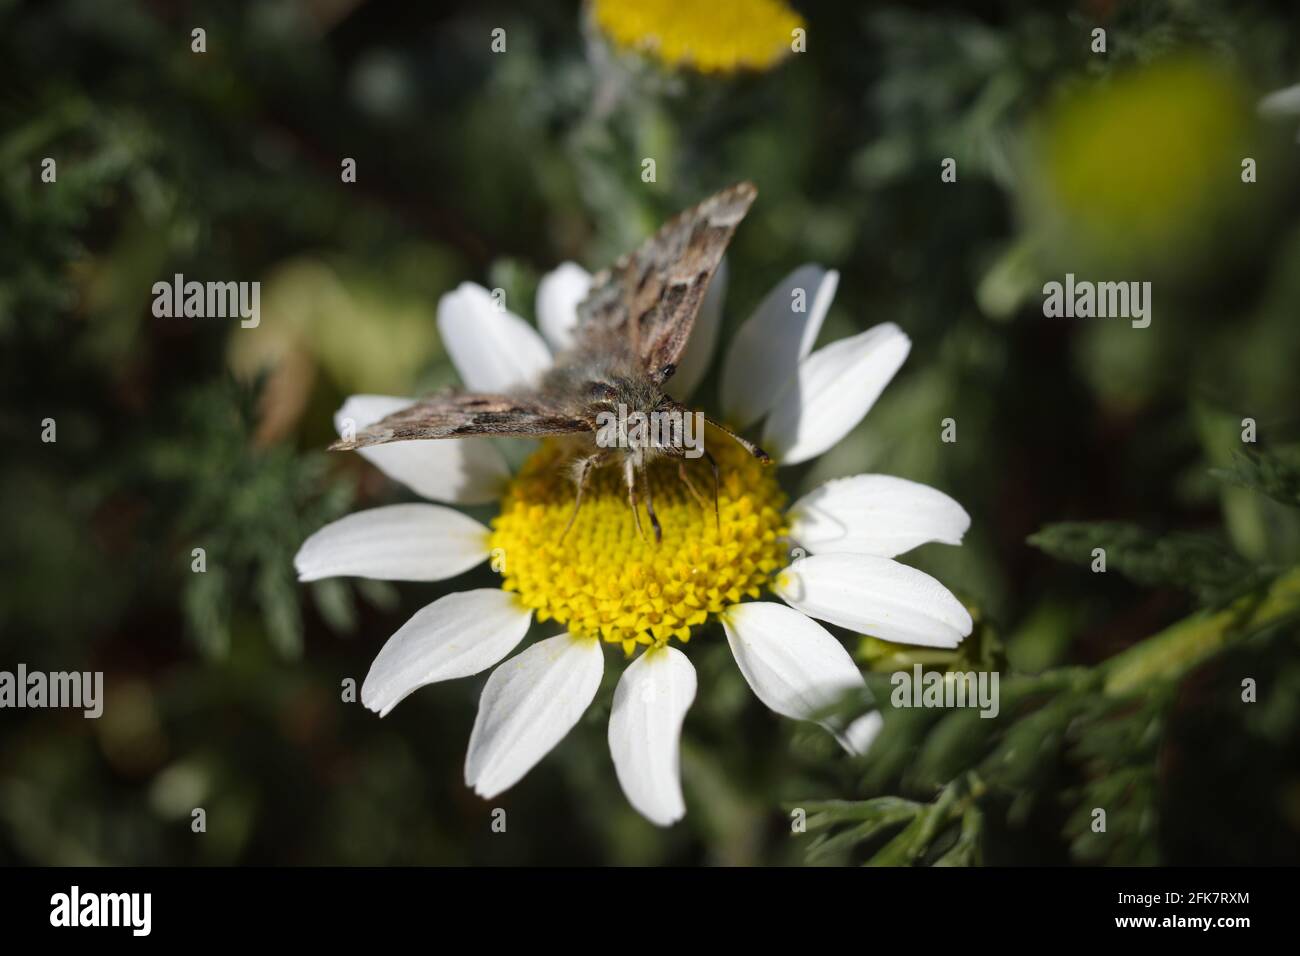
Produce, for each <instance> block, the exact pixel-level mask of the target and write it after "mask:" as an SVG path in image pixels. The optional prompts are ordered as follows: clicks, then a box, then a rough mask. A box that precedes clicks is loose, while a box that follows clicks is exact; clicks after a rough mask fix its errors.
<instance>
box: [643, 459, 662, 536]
mask: <svg viewBox="0 0 1300 956" xmlns="http://www.w3.org/2000/svg"><path fill="white" fill-rule="evenodd" d="M641 474H642V476H643V477H644V478H645V513H646V514H648V515H649V516H650V527H652V528H654V529H655V544H662V543H663V540H664V529H663V528H661V527H660V526H659V516H658V515H657V514H655V493H654V488H653V487H652V486H651V484H650V469H649V468H642V469H641Z"/></svg>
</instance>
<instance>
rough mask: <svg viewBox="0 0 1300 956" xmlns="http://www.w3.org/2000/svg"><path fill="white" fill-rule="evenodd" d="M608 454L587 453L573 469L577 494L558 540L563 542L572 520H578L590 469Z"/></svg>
mask: <svg viewBox="0 0 1300 956" xmlns="http://www.w3.org/2000/svg"><path fill="white" fill-rule="evenodd" d="M608 456H609V453H608V452H604V451H601V452H597V453H596V454H594V455H588V456H587V457H586V458H582V459H579V460H578V462H577V464H576V465H575V466H574V469H573V481H574V483H575V484H576V485H577V486H578V495H577V497H576V498H574V500H573V514H571V515H569V523H568V524H566V525H565V526H564V531H563V532H561V533H560V542H561V543H563V542H564V539H565V537H566V536H567V535H568V534H569V529H570V528H572V527H573V522H575V521H577V520H578V509H579V508H581V507H582V493H583V492H584V491H586V490H587V479H588V478H590V477H591V472H592V469H594V468H596V467H597V466H598V465H600V464H602V463H603V462H604V461H605V459H606V458H607V457H608Z"/></svg>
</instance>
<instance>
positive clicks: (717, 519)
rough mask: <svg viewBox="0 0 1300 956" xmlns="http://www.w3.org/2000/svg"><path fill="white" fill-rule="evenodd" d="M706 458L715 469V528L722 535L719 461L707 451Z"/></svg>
mask: <svg viewBox="0 0 1300 956" xmlns="http://www.w3.org/2000/svg"><path fill="white" fill-rule="evenodd" d="M704 457H705V458H706V459H707V460H708V462H709V467H710V468H712V469H713V526H714V527H715V528H716V529H717V530H718V534H722V519H721V518H720V517H718V462H717V459H716V458H714V457H713V456H712V455H710V454H709V453H708V452H707V451H706V452H705V453H704Z"/></svg>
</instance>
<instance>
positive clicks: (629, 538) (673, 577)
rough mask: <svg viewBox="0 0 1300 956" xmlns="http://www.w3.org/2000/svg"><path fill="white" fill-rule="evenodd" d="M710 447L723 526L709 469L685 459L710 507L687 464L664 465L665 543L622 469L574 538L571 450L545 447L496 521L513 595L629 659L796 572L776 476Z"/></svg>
mask: <svg viewBox="0 0 1300 956" xmlns="http://www.w3.org/2000/svg"><path fill="white" fill-rule="evenodd" d="M706 443H707V444H706V447H707V448H708V449H709V451H710V453H711V454H712V455H713V457H714V458H715V459H716V460H717V462H718V475H719V477H718V518H717V522H716V523H715V519H714V514H713V473H712V470H711V469H710V467H709V465H708V463H707V461H706V460H705V459H703V458H698V459H695V460H687V461H686V474H687V477H688V478H689V479H690V482H691V484H692V485H693V486H694V488H695V490H696V491H697V492H698V493H699V496H700V498H701V499H703V502H702V503H701V501H699V500H697V499H696V496H695V494H693V493H692V491H691V488H690V487H689V486H688V485H687V484H686V483H685V482H683V481H682V479H681V477H680V476H679V474H678V467H677V466H678V462H677V460H674V459H659V460H658V461H656V462H654V463H652V464H651V465H650V467H649V469H648V474H649V481H650V482H651V485H652V489H653V492H654V507H655V513H656V514H657V515H658V517H659V522H660V525H661V527H662V528H663V540H662V541H660V542H658V543H656V542H655V537H654V530H653V528H652V527H651V524H650V521H649V518H648V516H647V514H646V509H645V487H644V484H642V485H641V487H640V488H638V496H639V497H640V499H641V500H640V503H639V508H638V510H639V512H640V518H641V526H642V529H643V531H644V535H641V534H638V533H637V527H636V519H635V518H634V517H633V514H632V509H631V507H630V506H629V505H628V498H627V487H626V485H625V484H624V480H623V469H622V468H621V467H619V466H618V465H614V464H610V465H607V466H605V467H602V468H599V469H596V470H594V471H592V472H591V474H590V475H589V476H588V481H587V490H586V492H585V494H584V496H583V501H582V507H581V509H580V510H579V511H578V515H577V517H576V518H575V519H574V521H573V526H572V527H570V528H569V531H568V533H567V534H565V531H564V529H565V526H566V525H567V524H568V523H569V519H570V517H571V516H572V515H573V503H574V497H575V494H576V488H575V485H574V483H573V479H572V477H571V474H572V469H571V467H570V466H571V463H572V460H571V458H569V457H568V456H567V455H566V454H565V452H564V451H563V450H562V447H561V446H560V445H558V444H556V443H553V442H547V443H546V444H544V445H543V446H542V448H541V449H540V450H538V451H537V452H536V453H535V454H534V455H533V456H532V457H531V458H529V459H528V461H527V462H526V463H525V464H524V467H523V468H522V470H521V471H520V472H519V474H518V475H517V476H516V477H515V478H514V480H513V481H511V483H510V486H509V488H507V490H506V493H505V497H504V499H503V500H502V503H501V513H500V515H498V516H497V517H496V518H495V519H493V521H492V534H491V539H490V547H491V550H492V557H493V567H494V568H495V569H496V570H497V571H499V572H500V573H501V574H503V575H504V578H505V580H504V583H503V585H502V586H503V587H504V588H505V589H506V590H507V591H514V592H517V593H518V594H519V597H520V599H521V600H522V601H523V603H524V604H525V605H526V606H527V607H530V608H532V609H533V610H534V611H535V612H536V616H537V620H539V621H547V620H552V619H553V620H555V621H558V622H559V623H560V624H563V625H565V626H566V627H567V628H568V629H569V631H570V632H571V633H573V634H575V635H578V636H590V637H594V636H600V637H601V638H603V639H604V640H606V641H610V642H614V643H621V644H622V645H623V649H624V651H626V652H628V653H631V651H632V649H633V648H634V647H635V646H636V645H637V644H656V645H658V644H664V643H666V642H667V641H668V640H669V639H671V638H674V637H675V638H677V639H678V640H679V641H686V640H689V639H690V636H691V628H693V627H695V626H696V625H698V624H703V623H704V622H705V621H706V620H707V619H708V618H709V616H710V615H717V614H719V613H721V612H722V611H723V610H724V609H725V608H727V607H728V606H730V605H732V604H735V603H737V602H739V601H740V600H741V599H742V598H744V597H758V596H759V594H761V593H762V589H763V587H764V585H766V584H767V583H768V582H769V581H770V580H771V578H772V574H773V573H774V572H775V571H776V570H777V569H778V568H780V567H782V566H783V564H784V563H785V562H784V557H785V546H784V543H783V542H782V541H781V540H780V539H781V538H782V537H783V536H784V535H785V534H786V531H787V527H786V524H785V518H784V516H783V514H782V511H783V508H784V506H785V495H784V494H783V493H782V491H781V488H780V486H779V485H778V484H777V482H776V477H775V475H774V471H775V469H773V468H771V467H770V466H767V467H765V466H763V465H762V464H760V463H759V462H758V461H756V460H754V459H753V458H751V457H750V456H749V455H748V454H747V453H746V452H745V451H744V449H742V448H740V446H738V445H737V444H736V443H735V442H733V441H731V440H730V439H729V438H727V437H726V436H725V435H723V434H721V433H720V432H718V431H716V430H715V429H709V431H708V433H707V437H706Z"/></svg>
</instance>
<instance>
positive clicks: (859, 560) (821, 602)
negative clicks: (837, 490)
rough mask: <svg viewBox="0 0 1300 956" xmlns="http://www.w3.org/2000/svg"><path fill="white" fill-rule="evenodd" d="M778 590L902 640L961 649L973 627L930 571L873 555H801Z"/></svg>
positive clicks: (822, 612)
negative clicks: (960, 645)
mask: <svg viewBox="0 0 1300 956" xmlns="http://www.w3.org/2000/svg"><path fill="white" fill-rule="evenodd" d="M773 590H774V591H775V592H776V593H777V594H778V595H779V596H780V597H781V598H782V599H783V600H784V601H786V603H788V604H791V605H793V606H794V607H797V608H798V609H799V610H801V611H803V612H804V613H805V614H807V615H809V616H811V617H815V618H817V619H819V620H822V621H827V622H828V623H830V624H838V625H839V626H840V627H847V628H849V629H850V630H852V631H857V632H858V633H860V634H870V635H871V636H872V637H879V638H882V639H883V640H886V641H895V642H897V643H900V644H923V645H925V646H927V647H956V646H957V645H958V644H960V643H961V639H962V638H963V637H965V636H966V635H968V634H969V633H970V632H971V627H972V626H973V625H972V622H971V619H970V614H969V613H968V612H967V611H966V608H964V607H962V604H961V602H960V601H958V600H957V599H956V598H955V597H953V595H952V592H951V591H949V590H948V589H947V588H945V587H944V586H943V585H942V584H940V583H939V582H938V581H936V580H935V579H934V578H932V577H930V575H928V574H926V573H925V572H923V571H918V570H916V568H910V567H908V566H907V565H905V564H899V563H898V562H897V561H891V560H889V559H888V558H878V557H875V556H873V555H866V554H814V555H812V556H811V557H807V558H800V559H799V560H798V561H795V562H794V563H793V564H791V565H790V567H788V568H786V569H785V570H784V571H783V572H781V573H780V574H779V575H777V579H776V585H775V587H774V588H773Z"/></svg>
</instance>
